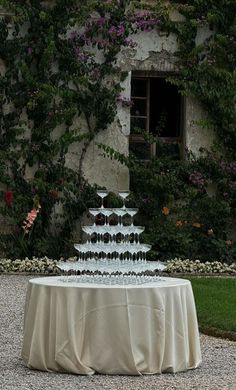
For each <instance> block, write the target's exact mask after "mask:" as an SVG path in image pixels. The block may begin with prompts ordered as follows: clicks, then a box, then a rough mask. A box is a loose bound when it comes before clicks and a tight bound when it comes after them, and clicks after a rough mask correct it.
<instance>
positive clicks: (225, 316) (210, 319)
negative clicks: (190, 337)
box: [187, 277, 236, 339]
mask: <svg viewBox="0 0 236 390" xmlns="http://www.w3.org/2000/svg"><path fill="white" fill-rule="evenodd" d="M187 279H189V280H190V281H191V283H192V287H193V293H194V297H195V303H196V309H197V315H198V322H199V326H200V329H201V330H203V331H204V330H207V329H209V328H215V329H218V330H219V331H220V332H222V331H223V332H232V333H233V332H236V278H223V277H219V278H218V277H212V278H211V277H209V278H208V277H189V278H187ZM235 337H236V333H235V334H232V338H233V339H235Z"/></svg>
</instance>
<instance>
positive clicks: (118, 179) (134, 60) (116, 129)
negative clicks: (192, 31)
mask: <svg viewBox="0 0 236 390" xmlns="http://www.w3.org/2000/svg"><path fill="white" fill-rule="evenodd" d="M210 34H211V31H210V30H201V31H199V33H198V34H197V37H196V43H197V44H201V43H202V42H203V41H204V39H206V38H208V37H209V35H210ZM131 39H132V40H133V41H134V42H135V43H136V47H135V49H130V48H129V49H128V48H124V49H123V50H121V52H120V54H119V56H118V59H117V64H116V65H117V67H118V68H120V69H122V70H123V71H124V70H125V71H128V77H127V79H126V80H125V82H124V83H123V85H122V86H123V88H124V91H123V93H122V96H123V97H125V98H130V83H131V73H132V71H143V72H149V71H152V72H156V73H157V75H158V74H160V75H163V74H168V73H170V72H171V73H173V72H178V67H177V65H176V64H177V58H176V55H175V53H176V51H177V49H178V45H177V41H176V37H175V35H173V34H169V35H166V34H161V35H159V34H158V33H157V32H155V31H152V32H149V33H147V32H139V33H138V34H136V35H134V36H132V37H131ZM183 114H184V115H183V116H184V134H183V146H184V147H186V148H188V149H189V150H191V151H192V152H193V153H194V154H196V155H197V154H198V153H199V149H200V148H202V147H205V148H209V147H210V146H211V145H212V143H213V140H214V133H213V131H212V130H211V129H206V128H205V129H204V128H202V127H201V126H200V124H199V123H200V121H201V120H204V119H206V113H205V112H204V110H203V108H202V107H201V105H200V104H199V102H198V101H196V99H193V98H191V97H188V98H185V104H184V113H183ZM129 132H130V113H129V108H127V107H123V106H122V105H118V111H117V120H116V121H115V122H114V124H113V125H112V126H110V127H109V128H108V129H107V130H106V131H105V132H103V133H101V134H100V135H99V136H98V137H97V138H96V139H95V141H94V142H93V143H92V144H91V146H90V147H89V149H88V152H87V154H86V158H85V161H84V173H85V176H86V177H87V178H88V180H89V181H90V182H91V183H97V184H99V185H102V186H106V187H107V188H108V189H109V190H112V191H115V192H116V191H118V190H120V189H126V188H128V187H129V172H128V170H127V169H126V168H125V167H123V166H121V165H120V164H119V163H117V162H115V161H111V160H108V159H107V158H104V157H101V153H100V151H99V150H98V149H97V147H96V142H98V143H100V142H101V143H104V144H106V145H109V146H111V147H113V148H114V149H116V150H118V151H119V152H120V153H125V154H128V147H129V142H128V136H129ZM74 163H76V161H74Z"/></svg>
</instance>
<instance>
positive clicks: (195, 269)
mask: <svg viewBox="0 0 236 390" xmlns="http://www.w3.org/2000/svg"><path fill="white" fill-rule="evenodd" d="M68 260H74V258H71V259H70V258H68ZM166 265H167V268H166V270H165V273H171V274H172V273H173V274H176V273H181V274H185V273H186V274H189V273H191V274H213V275H214V274H215V275H218V274H220V275H224V274H229V275H235V274H236V264H231V265H228V264H226V263H221V262H219V261H214V262H211V263H210V262H206V263H201V262H200V261H199V260H196V261H191V260H189V259H186V260H181V259H178V258H175V259H173V260H168V261H167V263H166ZM14 272H16V273H25V272H27V273H31V274H34V273H37V274H38V273H40V274H55V275H59V274H60V273H61V271H60V270H59V268H58V267H57V260H53V259H50V258H48V257H42V258H37V257H33V259H29V258H28V257H26V258H25V259H22V260H20V259H15V260H11V259H0V273H14Z"/></svg>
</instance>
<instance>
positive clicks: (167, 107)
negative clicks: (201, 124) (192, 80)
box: [130, 76, 182, 160]
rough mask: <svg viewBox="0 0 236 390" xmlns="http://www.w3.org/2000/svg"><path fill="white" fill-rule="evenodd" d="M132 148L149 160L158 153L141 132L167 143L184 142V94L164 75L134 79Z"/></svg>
mask: <svg viewBox="0 0 236 390" xmlns="http://www.w3.org/2000/svg"><path fill="white" fill-rule="evenodd" d="M131 99H132V103H133V105H132V108H131V129H130V151H131V152H133V153H134V154H135V155H136V156H137V157H138V158H139V159H141V160H148V159H150V158H151V157H154V156H155V155H156V154H157V152H158V151H157V148H156V146H155V144H151V145H150V144H148V143H147V142H145V139H144V137H143V135H142V132H146V133H150V134H151V135H153V136H154V137H158V139H159V140H160V141H163V142H165V143H175V144H179V143H180V142H181V136H182V131H181V125H182V123H181V122H182V121H181V113H182V97H181V95H180V93H179V92H178V89H177V87H176V86H175V85H172V84H171V83H170V82H168V81H166V79H165V78H161V77H136V76H135V77H133V78H132V81H131Z"/></svg>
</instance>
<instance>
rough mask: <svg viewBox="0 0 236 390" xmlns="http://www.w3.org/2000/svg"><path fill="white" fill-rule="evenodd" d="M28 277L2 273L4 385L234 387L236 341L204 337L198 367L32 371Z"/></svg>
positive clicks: (10, 388) (66, 389)
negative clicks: (26, 336) (27, 350)
mask: <svg viewBox="0 0 236 390" xmlns="http://www.w3.org/2000/svg"><path fill="white" fill-rule="evenodd" d="M31 278H32V277H30V276H20V275H11V276H0V389H3V390H15V389H22V390H29V389H34V390H41V389H42V390H47V389H50V390H72V389H80V390H83V389H90V390H102V389H109V390H121V389H123V390H141V389H142V390H145V389H150V390H157V389H158V390H159V389H160V390H162V389H163V390H169V389H177V390H188V389H195V390H207V389H211V390H215V389H227V390H236V343H235V342H233V341H228V340H222V339H217V338H214V337H209V336H205V335H201V348H202V356H203V363H202V365H201V366H200V367H199V368H198V369H196V370H190V371H187V372H183V373H178V374H162V375H145V376H108V375H93V376H78V375H70V374H56V373H46V372H40V371H33V370H30V369H28V368H27V367H25V365H24V363H23V361H22V360H21V357H20V354H21V345H22V333H23V314H24V301H25V294H26V289H27V283H28V280H29V279H31Z"/></svg>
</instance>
